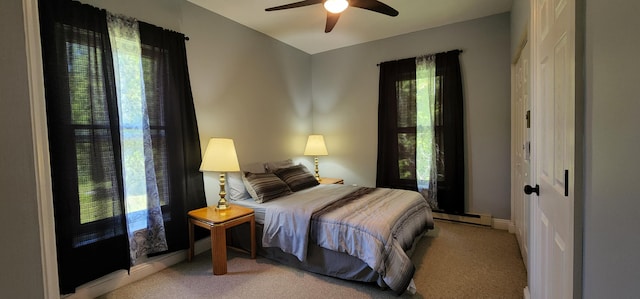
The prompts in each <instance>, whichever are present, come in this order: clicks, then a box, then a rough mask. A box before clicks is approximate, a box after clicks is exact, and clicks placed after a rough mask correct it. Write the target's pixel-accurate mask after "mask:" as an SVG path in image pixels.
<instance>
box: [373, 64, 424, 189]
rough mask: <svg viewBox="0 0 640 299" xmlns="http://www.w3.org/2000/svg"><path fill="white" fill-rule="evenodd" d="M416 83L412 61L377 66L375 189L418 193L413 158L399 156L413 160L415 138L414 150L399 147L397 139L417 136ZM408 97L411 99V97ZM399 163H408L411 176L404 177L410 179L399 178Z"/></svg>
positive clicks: (413, 148) (414, 65)
mask: <svg viewBox="0 0 640 299" xmlns="http://www.w3.org/2000/svg"><path fill="white" fill-rule="evenodd" d="M415 81H416V61H415V58H407V59H402V60H397V61H387V62H383V63H381V64H380V84H379V91H378V92H379V96H380V101H379V102H378V163H377V164H378V165H377V175H376V186H377V187H384V188H399V189H407V190H417V188H418V187H417V181H416V179H415V159H410V158H407V159H401V157H415V136H414V137H413V142H412V143H413V145H414V146H413V147H408V148H407V147H403V148H399V142H398V139H399V137H398V136H408V135H411V134H414V135H415V133H416V130H415V126H416V113H415V103H416V101H415V93H416V92H415V90H416V86H415ZM399 82H404V83H405V85H404V86H403V85H401V84H399ZM403 89H404V90H403ZM401 95H404V97H402V96H401ZM411 95H414V96H413V97H411ZM407 139H411V138H410V137H409V138H407ZM409 142H411V141H409ZM399 160H404V161H406V164H409V165H408V167H406V168H407V169H413V174H409V175H407V177H413V179H402V178H401V175H400V172H401V170H400V162H399Z"/></svg>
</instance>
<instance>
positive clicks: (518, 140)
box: [511, 43, 532, 267]
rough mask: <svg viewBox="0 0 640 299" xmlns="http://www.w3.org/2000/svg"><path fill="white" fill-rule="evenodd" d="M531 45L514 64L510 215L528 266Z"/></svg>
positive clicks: (526, 46) (524, 49) (525, 48)
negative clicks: (527, 191) (525, 191)
mask: <svg viewBox="0 0 640 299" xmlns="http://www.w3.org/2000/svg"><path fill="white" fill-rule="evenodd" d="M529 75H530V74H529V45H528V43H527V44H525V45H524V47H523V48H522V50H521V51H520V56H519V57H518V60H517V61H516V63H515V65H514V66H513V81H512V84H513V99H512V106H511V109H512V111H511V146H512V151H511V152H512V156H511V157H512V165H513V166H512V183H511V198H512V200H511V202H512V205H511V207H512V208H511V215H512V216H511V217H512V219H513V225H514V227H515V234H516V238H517V239H518V245H520V253H521V254H522V259H523V260H524V264H525V266H526V267H528V255H529V254H528V252H529V239H528V238H529V210H530V209H529V200H528V198H527V196H526V195H525V194H524V193H523V192H522V186H524V185H528V184H531V183H532V182H531V176H530V169H531V167H530V158H531V155H530V153H531V151H530V146H531V142H530V141H531V139H530V130H531V129H530V127H531V126H530V124H531V119H530V110H531V107H530V100H529V88H530V85H531V81H530V80H529Z"/></svg>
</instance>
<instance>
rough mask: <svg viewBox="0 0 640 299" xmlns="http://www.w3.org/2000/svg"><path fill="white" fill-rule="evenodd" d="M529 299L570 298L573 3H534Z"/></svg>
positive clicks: (541, 0) (543, 0) (562, 0)
mask: <svg viewBox="0 0 640 299" xmlns="http://www.w3.org/2000/svg"><path fill="white" fill-rule="evenodd" d="M533 4H534V5H532V10H531V11H532V14H533V16H532V18H531V20H532V22H533V25H532V30H533V42H534V44H533V45H532V48H531V50H532V51H533V56H532V67H534V68H535V70H534V82H533V84H534V85H533V86H534V89H533V90H532V93H533V110H532V114H533V121H534V123H533V125H532V128H533V140H532V143H533V148H534V152H533V156H532V157H533V161H532V162H533V165H532V166H533V167H535V169H534V172H533V173H534V174H535V175H534V177H533V181H534V182H535V183H536V184H539V195H538V196H535V195H532V196H531V197H530V200H531V234H532V239H531V243H530V254H531V257H530V258H531V260H530V263H529V270H530V272H529V273H530V281H529V286H530V291H531V296H532V298H572V297H573V279H574V278H573V255H574V252H573V247H574V243H573V242H574V235H573V228H574V214H573V212H574V209H573V206H574V192H573V191H574V190H573V186H574V184H573V182H574V152H575V144H574V140H575V132H574V129H575V123H574V119H575V90H574V89H575V0H553V1H551V0H534V1H533Z"/></svg>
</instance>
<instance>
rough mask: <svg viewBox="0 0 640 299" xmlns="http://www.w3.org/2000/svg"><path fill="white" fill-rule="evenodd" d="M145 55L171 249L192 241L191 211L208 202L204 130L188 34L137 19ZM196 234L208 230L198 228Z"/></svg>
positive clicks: (198, 235)
mask: <svg viewBox="0 0 640 299" xmlns="http://www.w3.org/2000/svg"><path fill="white" fill-rule="evenodd" d="M138 27H139V30H140V43H141V44H142V56H143V58H147V61H153V62H154V64H153V65H152V66H151V67H149V68H147V69H145V74H144V76H145V78H146V79H145V94H146V100H147V106H148V107H153V108H150V109H149V123H150V126H151V128H152V140H153V146H154V148H153V152H154V156H155V157H157V159H156V160H158V161H163V162H162V163H156V167H157V169H156V175H157V176H158V177H159V180H166V181H168V182H169V183H168V184H166V185H165V187H164V188H161V189H162V190H160V193H161V198H164V202H163V208H162V211H163V216H164V226H165V231H166V237H167V245H168V247H169V249H168V251H169V252H172V251H177V250H181V249H186V248H188V247H189V236H188V234H187V232H188V230H187V228H188V218H187V212H188V211H190V210H193V209H197V208H202V207H206V206H207V202H206V199H205V194H204V183H203V178H202V173H201V172H200V171H199V169H200V163H202V153H201V148H200V137H199V136H200V135H199V133H198V125H197V122H196V112H195V107H194V105H193V95H192V92H191V83H190V81H189V69H188V66H187V50H186V47H185V36H184V34H181V33H178V32H174V31H171V30H167V29H163V28H160V27H158V26H155V25H152V24H148V23H145V22H138ZM196 234H197V235H196V237H197V238H202V237H204V236H206V232H203V231H196Z"/></svg>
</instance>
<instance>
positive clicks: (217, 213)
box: [188, 205, 256, 275]
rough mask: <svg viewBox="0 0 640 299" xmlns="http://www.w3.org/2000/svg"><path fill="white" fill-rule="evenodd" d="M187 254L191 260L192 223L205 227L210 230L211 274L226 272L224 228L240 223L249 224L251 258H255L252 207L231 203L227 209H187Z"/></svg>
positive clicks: (192, 251)
mask: <svg viewBox="0 0 640 299" xmlns="http://www.w3.org/2000/svg"><path fill="white" fill-rule="evenodd" d="M188 215H189V255H188V260H189V261H191V259H192V258H193V255H194V254H193V253H194V246H193V229H194V225H197V226H199V227H202V228H206V229H208V230H209V231H210V232H211V263H212V264H213V275H222V274H225V273H227V236H226V229H227V228H230V227H234V226H236V225H239V224H242V223H247V222H248V223H250V224H251V258H252V259H255V258H256V221H255V214H254V212H253V209H249V208H245V207H241V206H237V205H231V207H230V208H229V209H227V210H218V209H216V207H206V208H202V209H197V210H193V211H189V213H188Z"/></svg>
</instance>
